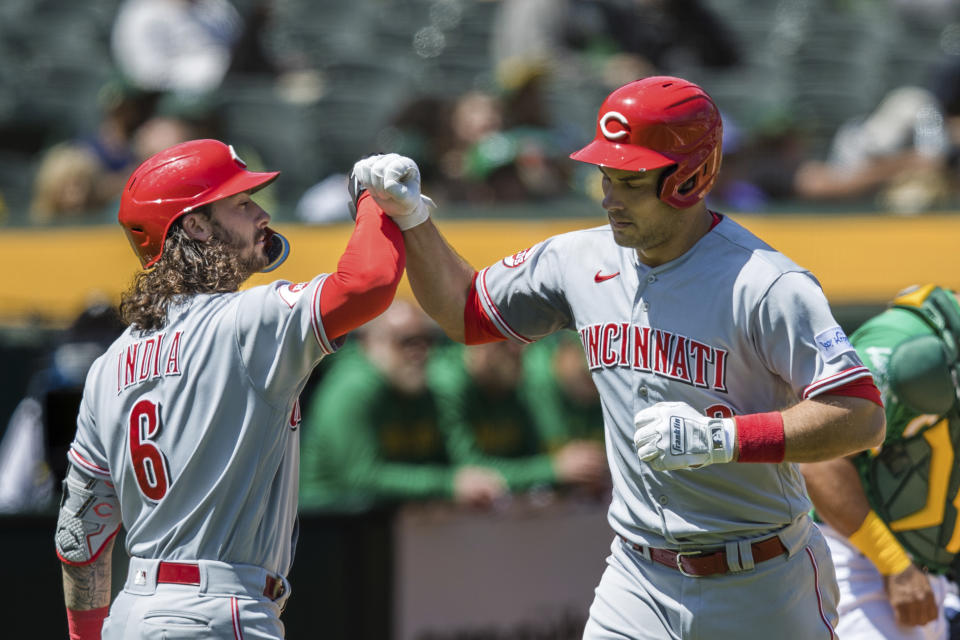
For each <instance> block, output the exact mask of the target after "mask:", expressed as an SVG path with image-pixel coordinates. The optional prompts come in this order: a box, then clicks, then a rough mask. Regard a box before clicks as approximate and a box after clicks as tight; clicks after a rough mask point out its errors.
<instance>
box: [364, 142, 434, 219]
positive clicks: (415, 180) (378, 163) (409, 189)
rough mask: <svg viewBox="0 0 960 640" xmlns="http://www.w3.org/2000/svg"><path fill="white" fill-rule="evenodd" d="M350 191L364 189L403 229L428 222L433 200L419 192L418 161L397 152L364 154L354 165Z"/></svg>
mask: <svg viewBox="0 0 960 640" xmlns="http://www.w3.org/2000/svg"><path fill="white" fill-rule="evenodd" d="M350 184H351V192H352V193H355V194H356V197H359V194H360V193H362V191H363V190H364V189H365V190H367V191H369V192H370V195H371V196H373V199H374V200H376V201H377V204H378V205H380V208H381V209H383V211H384V212H385V213H386V214H387V215H388V216H390V217H391V218H393V221H394V222H396V223H397V226H398V227H400V229H401V230H404V231H405V230H407V229H410V228H412V227H415V226H417V225H418V224H421V223H422V222H426V220H427V218H429V217H430V207H434V206H436V205H435V204H434V203H433V200H431V199H430V198H428V197H427V196H425V195H423V194H421V193H420V168H419V167H417V163H416V162H414V161H413V160H411V159H410V158H407V157H406V156H401V155H399V154H396V153H388V154H385V155H375V156H370V157H367V158H364V159H363V160H360V161H358V162H357V163H356V164H355V165H353V172H352V173H351V175H350Z"/></svg>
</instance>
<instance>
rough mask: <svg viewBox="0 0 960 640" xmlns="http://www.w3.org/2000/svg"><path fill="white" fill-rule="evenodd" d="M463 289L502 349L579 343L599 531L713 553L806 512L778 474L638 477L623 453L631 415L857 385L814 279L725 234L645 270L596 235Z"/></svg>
mask: <svg viewBox="0 0 960 640" xmlns="http://www.w3.org/2000/svg"><path fill="white" fill-rule="evenodd" d="M476 287H477V291H478V294H479V298H480V301H481V304H482V305H483V308H484V310H485V312H486V314H487V315H488V316H489V318H490V319H491V320H492V321H493V323H494V324H495V325H496V327H497V328H498V330H499V331H500V332H502V333H503V335H505V336H507V337H510V338H512V339H515V340H521V341H531V340H536V339H538V338H541V337H543V336H545V335H547V334H549V333H552V332H554V331H557V330H560V329H573V330H576V331H578V332H579V333H580V336H581V339H582V341H583V344H584V350H585V353H586V358H587V362H588V364H589V366H590V369H591V370H592V372H593V379H594V382H595V383H596V385H597V388H598V389H599V392H600V396H601V399H602V401H603V414H604V422H605V429H606V438H607V443H606V447H607V456H608V459H609V461H610V467H611V472H612V474H613V500H612V503H611V506H610V511H609V520H610V524H611V526H612V527H613V529H614V530H615V531H616V532H617V533H618V534H620V535H621V536H623V537H624V538H626V539H627V540H630V541H631V542H634V543H638V544H646V545H649V546H653V547H672V548H677V547H692V546H695V547H705V546H711V545H716V544H718V543H721V542H723V541H726V540H731V539H742V538H748V537H753V536H757V535H761V534H762V533H764V532H767V531H770V530H773V529H778V528H780V527H783V526H785V525H788V524H790V523H791V522H793V521H794V519H795V518H796V517H798V516H799V515H801V514H803V513H805V512H807V511H808V510H809V509H810V503H809V502H808V499H807V497H806V493H805V489H804V484H803V480H802V478H801V476H800V473H799V471H798V470H797V468H796V466H795V465H793V464H789V463H781V464H736V463H734V464H718V465H711V466H708V467H705V468H702V469H694V470H690V469H686V470H679V471H669V472H657V471H653V470H651V469H650V467H649V466H648V465H647V464H645V463H643V462H641V461H640V460H639V458H638V457H637V453H636V449H635V446H634V443H633V434H634V431H635V427H634V422H633V417H634V415H635V414H636V413H637V412H638V411H640V410H641V409H643V408H645V407H647V406H649V405H652V404H655V403H657V402H661V401H680V402H685V403H687V404H689V405H690V406H692V407H694V408H695V409H697V410H699V411H702V412H704V413H705V414H707V415H711V416H717V417H729V416H732V415H737V414H741V415H742V414H749V413H756V412H763V411H772V410H777V409H783V408H786V407H787V406H789V405H792V404H795V403H796V402H797V401H799V400H800V399H802V398H808V397H812V396H815V395H817V394H821V393H825V392H828V391H829V390H830V389H833V388H836V387H837V386H841V385H844V384H847V383H849V382H851V381H853V380H856V379H858V378H863V377H869V376H870V372H869V371H868V370H867V369H866V367H864V366H863V364H862V363H861V361H860V360H859V358H858V357H857V354H856V352H855V351H854V350H853V348H852V347H851V346H850V342H849V341H848V340H847V338H846V336H845V335H844V333H843V331H842V330H841V328H840V327H839V326H838V324H837V322H836V321H835V319H834V318H833V316H832V314H831V311H830V308H829V305H828V304H827V300H826V298H825V296H824V295H823V292H822V291H821V289H820V286H819V284H818V283H817V281H816V280H815V279H814V277H813V276H812V275H811V274H810V273H809V272H807V271H805V270H804V269H802V268H800V267H799V266H797V265H796V264H794V263H793V262H792V261H790V260H789V259H788V258H786V257H785V256H783V255H782V254H780V253H778V252H777V251H775V250H774V249H772V248H771V247H770V246H768V245H767V244H765V243H763V242H762V241H761V240H760V239H758V238H757V237H756V236H754V235H753V234H751V233H750V232H749V231H747V230H746V229H744V228H743V227H742V226H740V225H739V224H737V223H736V222H734V221H733V220H731V219H730V218H723V219H722V220H721V221H720V222H719V223H718V224H717V225H716V226H714V228H713V229H712V230H711V231H710V232H709V233H707V234H706V235H705V236H704V237H703V238H702V239H700V240H699V242H698V243H697V244H696V245H695V246H694V247H693V248H692V249H690V250H689V251H688V252H686V253H685V254H684V255H683V256H681V257H679V258H677V259H676V260H673V261H671V262H669V263H666V264H663V265H660V266H658V267H655V268H650V267H648V266H646V265H644V264H642V263H641V262H640V261H639V260H638V257H637V254H636V251H635V250H634V249H630V248H626V247H621V246H619V245H617V244H616V243H615V242H614V240H613V235H612V232H611V230H610V228H609V227H608V226H603V227H597V228H594V229H586V230H581V231H574V232H571V233H567V234H563V235H559V236H555V237H553V238H550V239H548V240H546V241H544V242H542V243H540V244H538V245H536V246H534V247H532V248H530V249H528V250H525V251H521V252H519V253H517V254H515V255H513V256H510V257H508V258H505V259H504V260H502V261H501V262H499V263H497V264H494V265H492V266H490V267H487V268H486V269H483V270H482V271H481V272H480V274H479V275H478V277H477V280H476Z"/></svg>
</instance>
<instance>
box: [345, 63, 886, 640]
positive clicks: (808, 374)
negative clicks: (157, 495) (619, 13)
mask: <svg viewBox="0 0 960 640" xmlns="http://www.w3.org/2000/svg"><path fill="white" fill-rule="evenodd" d="M721 130H722V125H721V119H720V114H719V112H718V110H717V107H716V105H715V104H714V103H713V101H712V100H711V99H710V97H709V96H708V95H707V94H706V93H705V92H704V91H703V90H702V89H701V88H700V87H698V86H696V85H694V84H692V83H690V82H687V81H685V80H682V79H680V78H673V77H666V76H658V77H650V78H645V79H642V80H638V81H635V82H632V83H630V84H627V85H625V86H623V87H620V88H619V89H617V90H615V91H614V92H612V93H611V94H610V95H609V96H608V97H607V98H606V100H605V101H604V103H603V105H602V106H601V108H600V111H599V116H598V119H597V129H596V137H595V139H594V140H593V141H592V142H591V143H590V144H588V145H587V146H586V147H584V148H583V149H581V150H579V151H577V152H576V153H574V154H573V155H572V156H571V157H572V158H574V159H576V160H580V161H583V162H587V163H591V164H594V165H597V167H598V169H599V171H600V173H601V176H602V183H603V193H604V199H603V208H604V209H605V210H606V213H607V218H608V222H609V224H606V225H604V226H602V227H597V228H593V229H584V230H580V231H574V232H571V233H567V234H563V235H559V236H555V237H552V238H548V239H546V240H544V241H543V242H541V243H539V244H537V245H535V246H534V247H532V248H529V249H524V250H522V251H518V252H517V253H515V254H513V255H511V256H508V257H506V258H504V259H503V260H502V261H500V262H498V263H496V264H493V265H491V266H488V267H487V268H485V269H482V270H481V271H480V272H479V273H477V272H476V271H474V269H473V268H472V267H470V266H469V265H468V264H467V263H466V262H465V261H464V260H463V259H462V258H460V257H459V256H458V255H457V254H456V253H455V252H454V251H453V250H452V249H451V248H450V247H449V245H448V244H447V243H446V241H445V239H444V238H443V237H442V235H441V234H440V233H439V231H438V230H437V228H436V227H435V226H434V224H433V223H432V222H431V220H430V216H429V212H430V206H431V201H429V200H428V199H426V198H425V197H423V196H421V194H420V188H419V177H418V176H419V174H418V171H417V168H416V165H415V163H414V162H413V161H412V160H410V159H408V158H403V157H401V156H397V155H395V154H392V155H386V156H380V157H376V158H367V159H364V160H361V161H360V162H358V163H357V165H355V167H354V170H355V172H356V175H357V177H358V179H359V180H360V182H361V183H362V184H363V185H364V186H366V187H368V188H369V189H370V191H371V193H372V194H373V196H374V198H376V199H377V201H378V202H379V203H380V205H381V206H382V207H383V208H384V210H385V211H386V212H387V213H388V214H389V215H392V216H393V217H394V219H395V220H396V221H397V224H398V226H400V228H401V229H403V231H404V233H403V235H404V242H405V244H406V247H407V258H408V264H407V276H408V278H409V279H410V282H411V285H412V287H413V290H414V293H415V294H416V296H417V299H418V300H419V301H420V303H421V305H422V306H423V307H424V309H425V310H426V311H427V312H428V313H429V314H430V315H431V316H433V318H434V319H435V320H436V321H437V322H438V323H439V324H440V325H441V326H442V327H443V328H444V330H445V331H446V332H447V333H448V334H449V335H450V336H451V337H452V338H454V339H456V340H459V341H463V342H466V343H477V342H485V341H492V340H503V339H512V340H518V341H520V342H529V341H532V340H537V339H538V338H541V337H543V336H546V335H548V334H550V333H553V332H555V331H559V330H561V329H568V330H574V331H577V332H578V333H579V335H580V338H581V341H582V342H583V346H584V350H585V353H586V358H587V361H588V363H589V366H590V368H591V370H592V372H593V379H594V381H595V383H596V385H597V388H598V390H599V392H600V396H601V398H602V403H603V413H604V422H605V429H606V447H607V459H608V460H609V462H610V468H611V474H612V476H613V498H612V503H611V505H610V510H609V522H610V524H611V526H612V527H613V529H614V531H615V532H616V537H615V539H614V541H613V543H612V553H611V555H610V557H609V559H608V561H607V563H608V565H609V566H608V568H607V570H606V571H605V573H604V575H603V577H602V579H601V581H600V584H599V586H598V587H597V590H596V596H595V599H594V602H593V605H592V606H591V608H590V617H589V620H588V622H587V625H586V629H585V631H584V637H585V638H588V639H590V640H594V639H601V638H610V639H613V638H618V639H622V638H657V639H662V638H684V639H687V640H690V639H706V638H710V639H712V640H716V639H720V638H737V639H738V640H739V639H743V638H763V639H769V638H782V637H791V638H804V639H805V640H810V639H815V638H834V637H836V634H835V631H834V627H835V624H836V621H837V614H836V603H837V596H838V594H837V586H836V581H835V577H834V573H833V565H832V564H831V562H830V555H829V551H828V549H827V547H826V543H825V541H824V539H823V536H822V535H821V534H820V533H819V532H818V530H817V529H816V527H815V526H814V525H813V524H812V521H811V519H810V517H809V515H808V511H809V508H810V503H809V501H808V499H807V497H806V493H805V490H804V485H803V480H802V477H801V475H800V472H799V470H798V468H797V465H796V464H794V463H796V462H802V461H814V460H824V459H829V458H834V457H837V456H841V455H846V454H849V453H852V452H855V451H859V450H862V449H865V448H868V447H871V446H874V445H876V444H879V443H880V441H881V440H882V439H883V433H884V417H883V411H882V408H881V403H880V396H879V391H878V390H877V388H876V386H875V385H874V383H873V379H872V376H871V374H870V371H869V370H868V369H867V368H866V367H865V366H863V364H862V362H861V361H860V359H859V358H858V357H857V354H856V352H855V351H854V349H853V347H851V346H850V343H849V341H848V339H847V337H846V336H845V335H844V333H843V331H842V330H841V328H840V327H839V326H838V325H837V322H836V321H835V320H834V318H833V317H832V315H831V312H830V308H829V306H828V304H827V301H826V299H825V297H824V295H823V293H822V291H821V289H820V287H819V285H818V283H817V281H816V280H815V279H814V277H813V276H812V275H811V274H810V273H809V272H807V271H805V270H804V269H802V268H801V267H798V266H797V265H796V264H794V263H793V262H791V261H790V260H789V259H788V258H786V257H785V256H783V255H781V254H779V253H777V252H776V251H775V250H774V249H772V248H771V247H770V246H768V245H766V244H764V243H763V242H762V241H761V240H759V239H758V238H756V237H755V236H754V235H752V234H751V233H750V232H749V231H747V230H746V229H744V228H743V227H741V226H740V225H738V224H737V223H736V222H734V221H733V220H731V219H730V218H727V217H725V216H723V215H721V214H719V213H716V212H713V211H711V210H709V209H708V208H707V207H706V205H705V203H704V201H703V197H704V196H705V195H706V194H707V192H708V191H709V190H710V188H711V186H712V185H713V183H714V180H715V178H716V176H717V171H718V169H719V166H720V141H721ZM824 232H825V233H824V236H825V241H827V242H830V241H832V240H830V237H829V230H828V229H827V230H824Z"/></svg>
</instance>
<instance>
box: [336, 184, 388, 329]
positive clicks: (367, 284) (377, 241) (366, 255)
mask: <svg viewBox="0 0 960 640" xmlns="http://www.w3.org/2000/svg"><path fill="white" fill-rule="evenodd" d="M406 257H407V254H406V252H405V250H404V246H403V235H402V234H401V232H400V229H399V228H397V225H396V224H395V223H394V222H393V220H391V219H390V217H389V216H388V215H387V214H385V213H384V212H383V210H382V209H380V207H379V206H377V203H376V201H375V200H374V199H373V198H372V197H371V196H370V194H369V193H364V194H362V195H361V196H360V201H359V202H358V203H357V226H356V227H355V228H354V230H353V235H351V236H350V241H349V242H348V243H347V248H346V249H345V250H344V252H343V255H342V256H340V261H339V262H338V263H337V270H336V272H334V273H332V274H330V276H329V277H328V278H327V280H326V282H324V283H323V289H322V290H321V291H320V317H321V318H322V321H323V328H324V330H325V331H326V333H327V336H328V337H329V338H330V340H335V339H336V338H339V337H340V336H342V335H344V334H345V333H347V332H348V331H352V330H353V329H356V328H357V327H359V326H360V325H362V324H364V323H365V322H369V321H370V320H372V319H373V318H375V317H377V316H378V315H380V314H381V313H383V312H384V311H385V310H386V309H387V307H388V306H390V302H391V301H392V300H393V296H394V295H395V294H396V292H397V285H399V284H400V278H401V277H402V276H403V268H404V266H405V265H406Z"/></svg>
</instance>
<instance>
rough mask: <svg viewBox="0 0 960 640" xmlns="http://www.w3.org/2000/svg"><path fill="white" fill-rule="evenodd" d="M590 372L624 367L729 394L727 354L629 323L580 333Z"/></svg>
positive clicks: (596, 326)
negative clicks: (604, 368)
mask: <svg viewBox="0 0 960 640" xmlns="http://www.w3.org/2000/svg"><path fill="white" fill-rule="evenodd" d="M580 340H581V342H583V350H584V353H585V354H586V356H587V364H588V365H589V367H590V370H591V371H593V370H595V369H600V368H603V367H606V368H613V367H624V368H630V369H635V370H637V371H643V372H646V373H652V374H654V375H657V376H661V377H663V378H669V379H671V380H678V381H680V382H683V383H686V384H689V385H692V386H694V387H702V388H705V389H713V390H714V391H721V392H723V393H726V392H727V383H726V378H727V351H726V350H725V349H720V348H718V347H713V346H711V345H709V344H705V343H703V342H700V341H699V340H694V339H693V338H690V337H687V336H683V335H680V334H677V333H673V332H670V331H666V330H664V329H655V328H653V327H641V326H636V325H633V324H630V323H627V322H619V323H616V322H608V323H605V324H591V325H587V326H585V327H583V328H582V329H580Z"/></svg>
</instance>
